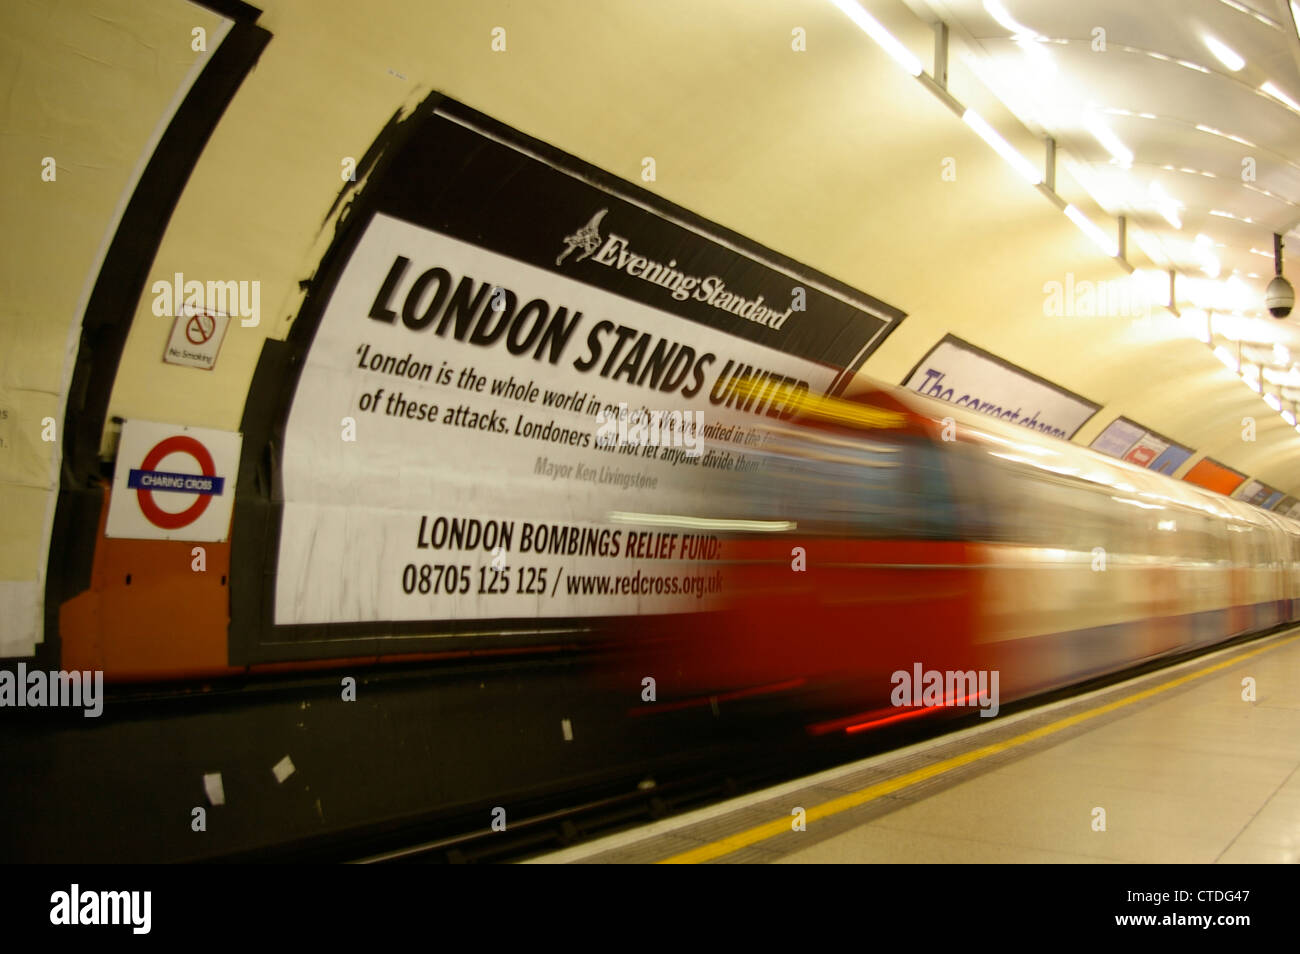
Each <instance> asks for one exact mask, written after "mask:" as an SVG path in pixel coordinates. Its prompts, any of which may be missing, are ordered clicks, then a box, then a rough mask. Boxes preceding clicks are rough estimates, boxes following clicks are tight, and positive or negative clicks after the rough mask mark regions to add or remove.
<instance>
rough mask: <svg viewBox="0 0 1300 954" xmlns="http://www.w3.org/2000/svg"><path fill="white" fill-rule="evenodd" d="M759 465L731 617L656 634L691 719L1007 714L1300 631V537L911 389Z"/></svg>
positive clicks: (836, 411)
mask: <svg viewBox="0 0 1300 954" xmlns="http://www.w3.org/2000/svg"><path fill="white" fill-rule="evenodd" d="M758 455H759V456H760V457H761V458H762V459H763V466H761V467H759V468H757V469H756V470H755V471H753V472H752V474H751V475H750V476H749V477H747V478H746V479H744V480H743V482H742V489H741V492H740V493H739V494H738V495H737V496H736V497H735V498H733V500H732V501H731V503H730V509H729V513H730V514H731V516H733V517H734V518H735V519H736V520H737V521H738V522H737V523H736V526H737V527H746V528H748V529H745V530H743V531H739V530H738V531H736V532H732V533H729V534H727V536H726V539H725V549H724V564H723V565H724V570H723V575H724V586H723V592H724V605H723V606H722V607H721V609H720V611H719V612H715V613H708V614H704V613H701V614H697V615H695V616H693V617H688V618H685V619H682V620H680V621H678V623H677V625H675V626H674V627H673V630H674V631H673V632H672V633H671V634H666V633H664V632H662V631H656V627H655V626H654V624H653V623H652V622H650V621H647V620H640V621H638V622H637V624H636V625H638V626H639V627H640V632H639V633H638V636H639V638H640V640H641V642H642V645H643V646H648V647H654V648H653V649H651V650H650V652H649V659H648V665H650V667H651V668H652V669H654V671H656V672H658V673H659V674H660V675H659V676H657V680H658V687H659V689H660V691H666V692H668V693H670V694H672V695H673V697H674V699H675V700H676V702H677V704H679V705H681V704H691V703H692V702H700V701H701V700H707V701H708V702H711V703H712V704H714V705H715V706H716V705H717V703H718V701H719V700H720V699H733V698H740V697H754V696H764V695H768V696H785V697H787V698H789V699H790V700H796V699H798V700H800V704H801V705H808V706H811V707H812V708H814V709H816V710H817V711H820V712H823V713H826V714H827V715H826V717H825V718H824V719H822V720H821V721H814V722H812V723H810V724H809V729H810V731H813V732H814V733H824V732H832V731H848V732H857V731H862V730H864V729H869V728H872V727H875V726H880V725H884V724H888V723H891V722H896V721H900V720H905V719H911V718H915V717H920V716H924V715H926V714H934V713H937V712H941V711H947V712H952V711H953V710H956V709H966V711H967V712H969V711H970V707H977V708H978V709H979V711H980V712H981V714H983V715H989V716H991V715H996V712H997V709H998V707H999V704H1001V705H1005V704H1006V703H1007V702H1009V701H1012V700H1015V699H1020V698H1025V697H1028V696H1031V695H1035V694H1038V693H1042V692H1046V691H1050V690H1053V689H1058V688H1060V687H1063V686H1067V685H1070V684H1073V683H1078V682H1081V681H1085V680H1088V679H1091V678H1094V677H1098V676H1102V675H1105V674H1110V673H1115V672H1119V671H1122V670H1125V669H1128V668H1131V667H1133V666H1134V665H1136V664H1139V663H1142V662H1144V661H1148V660H1151V659H1153V658H1156V657H1162V656H1172V655H1175V654H1179V653H1182V652H1185V651H1188V650H1192V649H1196V648H1199V647H1205V646H1209V645H1211V644H1214V643H1217V642H1222V641H1225V640H1228V639H1230V638H1233V637H1236V636H1239V635H1242V634H1248V633H1253V632H1259V631H1265V630H1268V629H1270V628H1273V627H1277V626H1280V625H1282V624H1284V623H1288V622H1292V621H1295V620H1296V619H1300V523H1297V522H1295V521H1292V520H1290V519H1286V518H1283V517H1280V516H1277V515H1275V514H1273V513H1270V512H1267V511H1264V510H1261V509H1259V508H1256V507H1254V506H1251V505H1248V504H1245V503H1243V502H1240V501H1237V500H1232V499H1229V498H1227V497H1223V496H1221V495H1218V494H1215V493H1212V492H1209V491H1205V490H1202V489H1201V488H1199V487H1196V486H1194V485H1191V484H1187V483H1184V482H1182V481H1178V480H1174V479H1172V478H1169V477H1166V476H1164V475H1161V474H1157V473H1153V472H1151V471H1148V470H1144V469H1141V468H1139V467H1136V466H1134V465H1131V464H1127V463H1124V462H1122V461H1118V460H1115V459H1112V458H1109V457H1105V456H1103V455H1101V454H1099V453H1097V452H1095V451H1092V450H1089V449H1086V448H1082V447H1078V446H1076V445H1073V444H1070V443H1068V442H1065V441H1060V440H1056V439H1051V438H1042V437H1038V436H1036V435H1035V434H1033V433H1032V432H1030V431H1028V430H1026V429H1025V428H1024V427H1020V426H1016V425H1013V424H1009V423H1004V422H1001V421H999V420H996V419H994V418H990V417H986V416H983V415H975V414H973V413H971V412H964V411H963V410H962V409H960V408H957V407H954V406H952V405H950V404H947V403H941V402H938V401H936V400H934V399H932V398H928V397H924V396H922V395H919V394H917V393H915V392H912V391H908V390H904V389H901V388H890V387H887V386H877V387H874V388H872V389H869V390H864V391H862V392H860V393H857V394H854V395H853V396H851V397H847V398H843V399H841V398H829V397H826V398H812V397H808V398H805V399H804V400H803V401H802V402H801V406H800V410H799V413H798V414H797V415H795V416H794V417H793V418H792V419H791V420H788V421H778V422H775V423H772V424H770V425H769V426H768V428H767V434H766V435H765V440H764V441H763V444H762V448H761V450H760V451H758ZM740 521H743V522H740ZM754 528H757V529H754ZM834 713H847V714H840V715H834Z"/></svg>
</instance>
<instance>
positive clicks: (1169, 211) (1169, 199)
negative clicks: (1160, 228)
mask: <svg viewBox="0 0 1300 954" xmlns="http://www.w3.org/2000/svg"><path fill="white" fill-rule="evenodd" d="M1147 192H1148V194H1150V196H1151V199H1152V201H1153V202H1155V206H1156V211H1157V212H1159V213H1160V215H1161V216H1163V218H1164V220H1165V221H1166V222H1168V223H1169V224H1170V225H1172V226H1173V227H1174V228H1176V229H1181V228H1182V227H1183V220H1182V219H1181V218H1180V217H1179V215H1178V210H1179V209H1180V208H1182V203H1181V202H1179V201H1178V200H1177V199H1175V198H1174V197H1173V196H1171V195H1170V194H1169V193H1168V192H1166V191H1165V190H1164V188H1163V187H1162V186H1161V185H1160V183H1159V182H1156V181H1155V180H1152V182H1151V185H1150V186H1148V187H1147Z"/></svg>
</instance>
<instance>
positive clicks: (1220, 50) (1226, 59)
mask: <svg viewBox="0 0 1300 954" xmlns="http://www.w3.org/2000/svg"><path fill="white" fill-rule="evenodd" d="M1202 39H1203V40H1205V45H1206V46H1207V47H1209V49H1210V52H1211V53H1213V54H1214V58H1215V59H1217V60H1218V61H1219V62H1220V63H1222V64H1223V65H1224V66H1226V67H1227V68H1228V69H1230V70H1232V71H1233V72H1234V73H1235V72H1237V70H1239V69H1241V68H1242V67H1243V66H1245V65H1246V61H1245V60H1243V59H1242V58H1241V56H1240V55H1239V54H1238V53H1237V51H1236V50H1234V49H1233V48H1232V47H1230V46H1227V45H1226V44H1223V43H1220V42H1219V41H1218V40H1216V39H1215V38H1214V37H1212V36H1206V37H1202Z"/></svg>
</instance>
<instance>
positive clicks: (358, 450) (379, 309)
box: [237, 100, 903, 639]
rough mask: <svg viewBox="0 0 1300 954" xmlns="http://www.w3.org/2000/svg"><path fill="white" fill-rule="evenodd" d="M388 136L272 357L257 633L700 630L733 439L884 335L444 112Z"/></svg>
mask: <svg viewBox="0 0 1300 954" xmlns="http://www.w3.org/2000/svg"><path fill="white" fill-rule="evenodd" d="M408 123H409V124H410V125H408V127H407V128H406V129H405V130H404V132H405V136H404V138H403V139H402V141H401V142H400V144H394V145H393V146H391V147H390V149H391V151H392V157H391V159H390V160H389V161H388V162H387V163H386V165H384V166H382V167H381V168H380V169H378V170H377V171H376V172H375V173H374V174H373V175H372V177H371V181H369V182H368V183H367V184H366V187H365V191H364V193H363V194H362V198H363V199H364V203H363V204H362V210H363V211H361V212H359V213H355V212H354V214H353V220H352V223H351V228H352V231H351V232H349V233H348V234H347V238H346V240H340V245H339V247H338V250H337V251H336V252H335V255H334V257H333V260H332V261H331V263H330V268H329V270H328V272H329V273H328V274H327V276H326V277H325V279H326V280H325V281H323V282H322V283H321V285H320V288H319V289H318V290H314V291H313V293H312V294H311V295H309V297H308V301H307V303H306V304H305V305H304V309H303V317H302V318H300V319H299V321H300V322H302V326H301V327H298V328H295V329H294V333H293V335H291V338H290V344H291V345H294V346H296V350H297V351H298V353H299V354H300V355H301V357H300V358H299V359H298V364H299V368H298V372H297V377H296V381H295V382H294V384H293V387H292V389H291V393H290V394H289V397H288V401H287V406H286V408H285V410H284V420H283V425H282V437H281V438H280V440H279V442H278V443H279V447H280V450H279V455H278V456H279V468H278V475H277V479H278V496H279V499H278V500H277V501H276V504H277V505H278V506H277V510H278V513H277V516H278V532H277V533H276V534H275V538H274V539H273V540H268V541H267V545H268V547H271V548H273V560H272V562H273V565H274V566H275V567H276V573H275V581H274V584H273V592H268V593H267V594H266V597H267V599H266V602H267V603H269V604H270V605H269V606H265V607H264V620H263V623H264V626H263V630H264V635H265V634H266V632H267V631H268V630H272V629H273V630H274V633H275V634H277V637H278V638H284V637H285V636H286V635H288V636H289V637H290V638H296V639H303V638H308V639H314V638H329V637H330V636H331V634H335V633H338V634H342V635H347V636H349V637H355V636H357V635H359V634H367V633H369V634H379V635H388V634H393V635H401V634H410V633H421V634H423V633H431V634H436V633H451V634H456V635H466V634H473V633H476V632H482V633H487V632H495V633H501V632H510V631H521V630H531V629H535V628H536V627H537V626H538V625H539V622H538V621H539V620H540V621H543V622H545V621H548V620H552V621H557V625H560V624H561V623H562V621H574V620H581V619H584V618H592V617H605V616H616V615H627V614H656V613H670V612H680V611H683V610H687V609H692V608H698V607H701V606H705V605H707V603H708V598H709V597H710V596H712V595H713V594H714V593H716V590H717V587H718V585H719V583H718V576H719V574H718V569H717V566H718V565H717V562H716V561H717V559H718V554H719V541H718V535H717V532H716V530H711V529H710V526H711V524H710V521H717V520H725V519H726V518H727V517H728V516H730V515H734V514H733V512H732V509H731V508H734V506H735V505H734V502H732V501H730V500H729V493H728V491H729V489H730V488H732V487H733V484H734V482H735V480H736V478H737V476H738V475H740V474H742V473H744V472H746V471H747V470H750V469H752V468H755V467H757V466H759V465H758V464H757V463H756V462H755V461H754V460H753V458H752V456H751V455H750V454H749V453H747V452H749V451H752V450H753V446H754V442H756V441H757V440H760V439H761V438H760V437H759V436H758V430H757V427H758V425H760V424H762V423H764V422H766V423H772V422H773V421H779V420H780V419H781V418H782V417H784V416H788V414H789V413H790V405H789V403H788V402H789V401H790V400H792V399H793V397H794V396H797V395H798V394H800V393H805V392H807V393H812V394H826V393H834V392H836V391H838V390H839V389H840V388H842V387H843V386H844V384H845V383H846V382H847V381H848V380H849V379H850V378H851V376H852V373H853V371H854V370H855V369H856V368H858V367H859V366H860V365H861V364H862V362H863V360H865V358H866V357H867V355H869V354H870V353H871V352H872V351H873V350H874V349H875V348H876V347H878V346H879V344H880V343H881V342H882V341H883V340H884V338H885V336H886V335H887V334H888V333H889V332H890V331H891V330H892V329H893V328H894V327H896V325H897V323H898V322H899V321H900V320H901V319H902V317H903V316H902V313H901V312H899V311H898V310H896V309H894V308H891V307H890V306H888V305H886V304H884V303H882V302H879V301H877V300H876V299H873V298H871V297H870V296H868V295H864V294H862V293H860V292H857V291H855V290H854V289H852V288H849V287H848V286H846V285H844V284H842V283H839V282H837V281H835V280H833V279H830V278H829V277H827V276H824V275H820V274H818V273H816V272H814V271H812V270H811V269H808V268H806V267H804V266H800V265H798V264H797V263H794V262H791V261H789V260H787V259H784V258H782V257H781V256H779V255H777V254H776V253H773V252H770V251H768V250H766V249H763V248H762V247H760V246H757V245H755V244H754V243H752V242H749V241H748V240H746V239H744V238H742V237H740V236H737V235H734V234H733V233H729V232H726V231H725V230H722V229H720V228H718V227H717V226H713V225H711V224H709V223H707V222H704V221H703V220H700V219H698V218H697V217H695V216H693V215H691V214H690V213H687V212H685V211H684V210H680V209H677V208H676V207H673V206H670V205H668V204H667V203H664V202H662V201H661V200H658V199H656V198H654V197H653V196H651V195H649V194H648V193H645V192H643V191H642V190H640V189H638V188H635V187H632V186H629V185H627V184H625V183H622V182H620V181H619V180H617V179H614V178H613V177H610V176H608V175H606V174H604V173H601V172H600V171H599V170H595V169H592V168H590V167H588V166H585V165H584V164H582V163H579V162H578V161H577V160H574V159H572V158H571V157H567V156H564V155H563V154H561V153H558V152H557V151H555V150H553V149H551V148H550V147H546V146H544V145H542V144H540V143H536V142H534V141H532V140H528V139H526V138H525V137H522V136H520V135H519V134H518V133H515V132H514V131H513V130H509V129H507V128H506V127H504V126H501V125H500V124H497V123H495V122H493V121H491V120H489V119H487V118H486V117H483V116H480V115H479V114H477V113H474V112H472V111H471V110H468V109H466V108H465V107H463V106H460V105H459V104H455V103H452V102H450V101H447V100H442V101H441V102H440V103H439V104H437V105H436V106H434V105H431V104H426V107H424V108H423V109H422V111H421V112H420V113H417V115H416V116H414V117H412V119H411V120H409V121H408ZM237 543H238V540H237ZM265 617H269V618H265Z"/></svg>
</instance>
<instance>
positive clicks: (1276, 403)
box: [1264, 394, 1282, 411]
mask: <svg viewBox="0 0 1300 954" xmlns="http://www.w3.org/2000/svg"><path fill="white" fill-rule="evenodd" d="M1264 403H1265V404H1267V405H1268V406H1269V407H1271V408H1272V409H1273V410H1275V411H1280V410H1282V402H1281V401H1280V400H1278V396H1277V395H1276V394H1265V395H1264Z"/></svg>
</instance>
